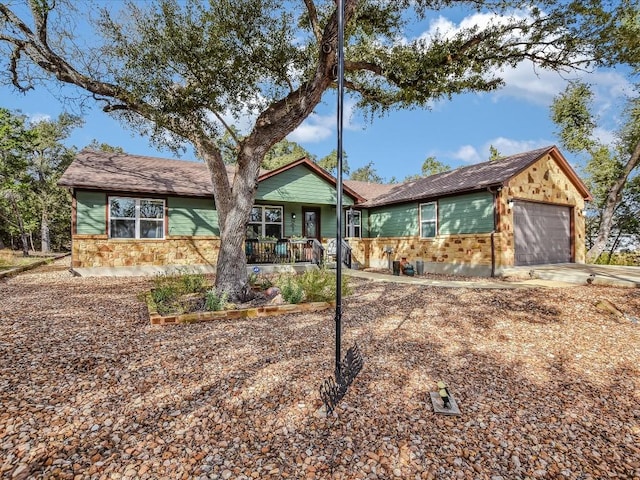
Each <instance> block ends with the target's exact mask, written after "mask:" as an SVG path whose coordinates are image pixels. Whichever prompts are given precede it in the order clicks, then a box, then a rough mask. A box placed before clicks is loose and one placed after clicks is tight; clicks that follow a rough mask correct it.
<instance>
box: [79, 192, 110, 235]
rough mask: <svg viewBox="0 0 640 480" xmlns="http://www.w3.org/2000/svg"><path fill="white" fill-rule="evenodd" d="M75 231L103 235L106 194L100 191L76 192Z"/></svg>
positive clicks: (104, 231)
mask: <svg viewBox="0 0 640 480" xmlns="http://www.w3.org/2000/svg"><path fill="white" fill-rule="evenodd" d="M76 233H78V234H80V235H104V234H106V233H107V195H106V194H105V193H102V192H85V191H79V192H77V193H76Z"/></svg>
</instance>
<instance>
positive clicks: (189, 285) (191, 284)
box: [179, 273, 207, 293]
mask: <svg viewBox="0 0 640 480" xmlns="http://www.w3.org/2000/svg"><path fill="white" fill-rule="evenodd" d="M179 279H180V282H181V283H182V286H183V288H184V292H185V293H198V292H201V291H202V290H204V288H205V286H206V284H207V279H206V277H205V276H204V274H202V273H183V274H181V275H180V276H179Z"/></svg>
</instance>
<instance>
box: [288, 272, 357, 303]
mask: <svg viewBox="0 0 640 480" xmlns="http://www.w3.org/2000/svg"><path fill="white" fill-rule="evenodd" d="M299 283H300V286H301V287H302V289H303V290H304V294H305V298H306V300H307V301H308V302H331V301H334V300H335V299H336V274H335V273H334V272H333V271H330V270H327V269H325V268H319V269H312V270H307V271H305V272H304V273H303V274H302V275H300V279H299ZM350 293H351V289H350V287H349V282H348V278H347V277H346V276H345V275H343V276H342V295H349V294H350Z"/></svg>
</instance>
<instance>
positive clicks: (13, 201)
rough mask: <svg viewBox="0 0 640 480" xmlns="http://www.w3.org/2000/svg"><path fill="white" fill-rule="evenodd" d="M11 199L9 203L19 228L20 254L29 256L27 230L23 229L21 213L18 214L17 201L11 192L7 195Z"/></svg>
mask: <svg viewBox="0 0 640 480" xmlns="http://www.w3.org/2000/svg"><path fill="white" fill-rule="evenodd" d="M9 198H10V199H11V205H12V206H13V213H14V214H15V216H16V221H17V222H18V228H19V229H20V240H21V241H22V256H23V257H28V256H29V243H28V242H29V238H28V236H27V232H26V231H25V230H24V222H23V221H22V215H20V210H18V202H17V201H16V197H15V195H13V194H11V195H10V196H9Z"/></svg>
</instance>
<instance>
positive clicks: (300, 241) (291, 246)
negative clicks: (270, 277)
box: [244, 238, 325, 265]
mask: <svg viewBox="0 0 640 480" xmlns="http://www.w3.org/2000/svg"><path fill="white" fill-rule="evenodd" d="M244 251H245V255H246V256H247V264H248V265H256V264H281V263H311V264H314V265H322V264H323V263H324V258H325V248H324V246H323V245H322V243H320V242H319V241H318V240H317V239H315V238H280V239H277V240H276V239H257V238H247V239H246V240H245V244H244Z"/></svg>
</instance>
